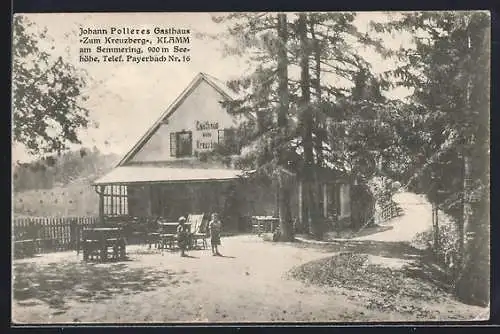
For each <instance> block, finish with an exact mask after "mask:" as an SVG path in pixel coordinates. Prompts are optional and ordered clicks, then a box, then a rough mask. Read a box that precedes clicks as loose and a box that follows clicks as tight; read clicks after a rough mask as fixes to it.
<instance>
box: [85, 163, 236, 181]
mask: <svg viewBox="0 0 500 334" xmlns="http://www.w3.org/2000/svg"><path fill="white" fill-rule="evenodd" d="M243 176H245V172H244V171H242V170H237V169H201V168H169V167H149V166H148V167H145V166H121V167H116V168H115V169H113V170H112V171H111V172H109V173H108V174H106V175H104V176H103V177H101V178H99V179H97V180H96V181H94V182H93V183H92V184H93V185H94V186H99V185H119V184H122V185H125V184H137V183H142V184H144V183H179V182H209V181H228V180H234V179H238V178H240V177H243Z"/></svg>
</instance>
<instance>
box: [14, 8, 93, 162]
mask: <svg viewBox="0 0 500 334" xmlns="http://www.w3.org/2000/svg"><path fill="white" fill-rule="evenodd" d="M31 28H33V24H32V23H31V22H30V21H29V20H28V19H27V18H26V17H25V16H22V15H16V16H15V17H14V21H13V47H12V50H13V55H12V60H13V62H12V108H13V121H12V128H13V140H14V141H16V142H18V143H21V144H23V145H24V146H25V147H26V149H27V150H28V152H29V153H32V154H38V153H43V154H46V153H52V152H61V151H62V150H64V149H66V148H67V146H68V144H80V143H81V142H80V140H79V138H78V134H77V131H78V129H80V128H86V127H87V125H88V116H89V111H88V110H87V109H86V108H84V107H82V102H84V101H85V100H86V96H85V95H84V94H83V90H84V88H85V86H86V79H85V75H84V74H83V73H82V72H81V71H79V70H78V69H77V68H75V67H74V66H73V65H71V64H70V63H67V62H65V61H64V60H63V59H62V58H61V57H59V58H57V59H56V60H54V59H53V57H52V55H51V54H50V53H49V52H47V51H45V50H43V49H42V48H41V47H40V45H39V42H38V41H39V40H40V41H47V40H48V36H47V32H46V31H45V30H44V31H41V32H39V33H37V34H34V33H32V32H31Z"/></svg>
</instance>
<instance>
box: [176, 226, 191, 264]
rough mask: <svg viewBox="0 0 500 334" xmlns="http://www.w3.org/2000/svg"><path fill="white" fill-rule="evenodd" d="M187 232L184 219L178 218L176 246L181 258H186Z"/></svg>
mask: <svg viewBox="0 0 500 334" xmlns="http://www.w3.org/2000/svg"><path fill="white" fill-rule="evenodd" d="M188 233H189V232H188V230H187V225H186V218H184V217H179V225H177V244H178V245H179V248H180V250H181V256H182V257H184V256H186V248H187V246H188V241H189V240H188V239H189V235H188Z"/></svg>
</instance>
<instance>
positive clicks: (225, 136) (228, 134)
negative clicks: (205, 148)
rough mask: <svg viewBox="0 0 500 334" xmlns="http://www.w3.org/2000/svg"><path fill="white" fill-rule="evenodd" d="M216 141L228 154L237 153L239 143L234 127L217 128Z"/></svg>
mask: <svg viewBox="0 0 500 334" xmlns="http://www.w3.org/2000/svg"><path fill="white" fill-rule="evenodd" d="M218 137H219V138H218V142H219V144H220V145H224V147H225V148H226V149H227V150H228V153H230V154H239V153H240V152H239V151H240V150H239V145H238V141H237V137H236V129H224V130H219V133H218Z"/></svg>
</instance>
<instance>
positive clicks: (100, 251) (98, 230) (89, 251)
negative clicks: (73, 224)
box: [83, 227, 126, 261]
mask: <svg viewBox="0 0 500 334" xmlns="http://www.w3.org/2000/svg"><path fill="white" fill-rule="evenodd" d="M110 249H111V256H112V258H115V259H124V258H125V256H126V242H125V238H124V236H123V230H122V229H121V228H118V227H94V228H88V229H84V230H83V259H84V260H85V261H87V260H89V259H90V258H93V257H97V258H98V259H99V260H101V261H106V260H107V259H108V258H109V257H108V255H109V254H108V251H109V250H110Z"/></svg>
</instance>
